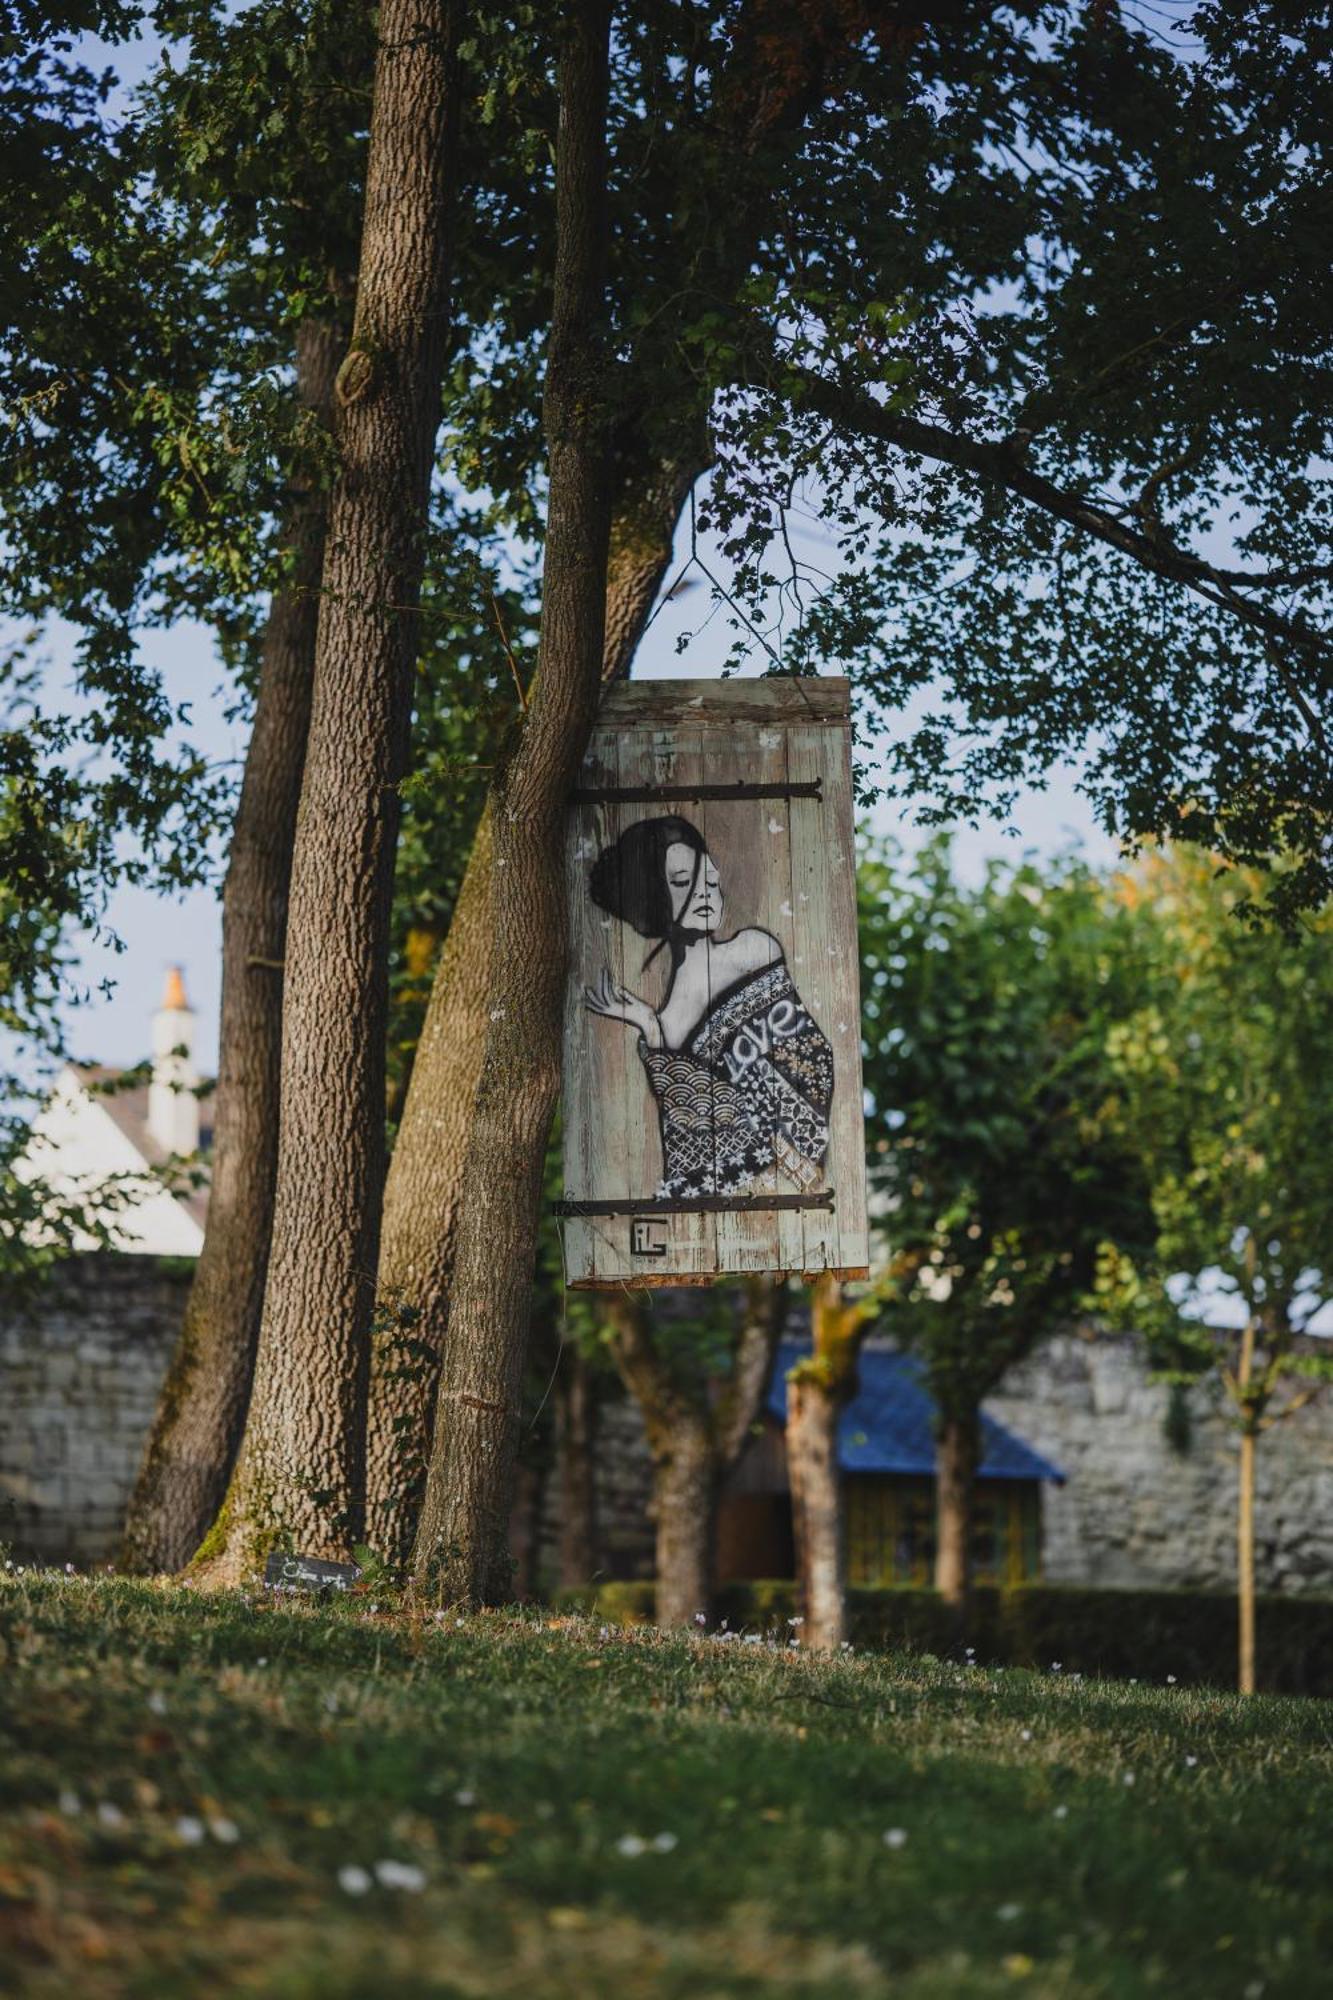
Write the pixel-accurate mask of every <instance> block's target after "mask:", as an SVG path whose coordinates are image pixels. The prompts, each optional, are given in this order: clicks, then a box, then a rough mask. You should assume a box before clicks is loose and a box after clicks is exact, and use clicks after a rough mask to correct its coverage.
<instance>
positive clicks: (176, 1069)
mask: <svg viewBox="0 0 1333 2000" xmlns="http://www.w3.org/2000/svg"><path fill="white" fill-rule="evenodd" d="M198 1086H199V1073H198V1071H197V1070H196V1069H195V1066H194V1009H193V1007H191V1005H190V1003H189V1001H188V1000H187V999H186V997H185V979H184V975H183V974H182V972H181V968H180V967H179V966H178V965H173V966H172V968H171V970H170V971H169V972H168V974H167V983H166V987H165V988H164V990H163V994H162V1004H161V1006H160V1007H159V1008H158V1010H157V1012H156V1014H154V1016H153V1080H152V1082H151V1083H150V1084H149V1086H148V1130H149V1131H150V1132H151V1133H152V1135H153V1137H154V1138H155V1139H156V1140H157V1143H158V1145H159V1146H161V1147H162V1148H163V1150H164V1151H166V1152H168V1153H179V1154H182V1155H183V1154H188V1153H197V1152H198V1150H199V1099H198V1098H197V1097H196V1096H195V1094H194V1093H195V1091H196V1090H197V1089H198Z"/></svg>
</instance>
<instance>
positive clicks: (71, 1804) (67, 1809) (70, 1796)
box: [56, 1785, 83, 1819]
mask: <svg viewBox="0 0 1333 2000" xmlns="http://www.w3.org/2000/svg"><path fill="white" fill-rule="evenodd" d="M56 1804H57V1805H58V1806H59V1808H60V1810H61V1812H62V1813H64V1815H65V1818H66V1819H73V1818H74V1816H75V1814H76V1813H81V1812H82V1811H83V1801H82V1800H81V1799H80V1797H79V1795H78V1793H77V1792H74V1791H71V1790H70V1788H69V1786H68V1785H66V1786H65V1787H64V1789H63V1791H62V1792H61V1794H60V1796H59V1798H58V1799H57V1800H56Z"/></svg>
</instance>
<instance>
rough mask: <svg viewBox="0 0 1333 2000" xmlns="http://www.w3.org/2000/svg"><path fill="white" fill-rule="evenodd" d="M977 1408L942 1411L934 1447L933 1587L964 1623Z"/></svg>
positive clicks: (969, 1579)
mask: <svg viewBox="0 0 1333 2000" xmlns="http://www.w3.org/2000/svg"><path fill="white" fill-rule="evenodd" d="M977 1456H978V1436H977V1419H976V1413H975V1412H971V1413H969V1414H968V1415H966V1416H962V1417H958V1416H946V1417H945V1418H944V1419H943V1421H942V1423H941V1425H940V1435H939V1441H938V1443H937V1445H936V1449H935V1521H936V1526H935V1588H936V1590H937V1591H938V1592H939V1594H940V1596H941V1597H942V1598H943V1599H944V1602H945V1603H946V1604H947V1605H949V1606H950V1608H951V1609H952V1610H953V1612H954V1613H955V1615H956V1617H957V1619H958V1621H959V1624H960V1628H961V1626H962V1625H963V1624H965V1623H966V1619H967V1614H968V1609H969V1606H970V1603H971V1596H972V1517H973V1512H974V1502H975V1498H976V1490H977Z"/></svg>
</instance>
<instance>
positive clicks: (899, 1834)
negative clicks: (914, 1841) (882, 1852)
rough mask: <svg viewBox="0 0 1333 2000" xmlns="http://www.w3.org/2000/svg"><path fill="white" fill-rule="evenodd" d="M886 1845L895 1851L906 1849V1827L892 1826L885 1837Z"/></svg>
mask: <svg viewBox="0 0 1333 2000" xmlns="http://www.w3.org/2000/svg"><path fill="white" fill-rule="evenodd" d="M884 1845H885V1846H886V1847H892V1848H895V1849H897V1848H899V1847H906V1845H907V1828H906V1827H905V1826H891V1827H890V1828H889V1830H888V1832H887V1833H886V1834H885V1836H884Z"/></svg>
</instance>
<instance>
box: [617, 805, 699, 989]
mask: <svg viewBox="0 0 1333 2000" xmlns="http://www.w3.org/2000/svg"><path fill="white" fill-rule="evenodd" d="M677 843H679V844H680V845H681V846H684V847H690V848H693V850H694V854H695V863H694V868H695V874H696V876H697V874H698V872H699V869H700V868H701V867H702V865H703V858H704V855H705V854H706V853H707V852H708V849H707V846H706V844H705V842H704V837H703V835H702V834H701V833H700V831H699V829H698V827H697V826H691V824H690V822H689V821H688V820H687V819H681V818H680V817H679V816H678V815H677V814H675V813H670V814H668V815H667V816H666V817H664V818H662V819H639V820H635V822H634V824H633V826H627V827H626V828H625V831H624V832H623V833H622V834H621V836H620V838H619V840H613V841H612V843H611V845H610V846H609V847H604V848H603V849H602V851H601V853H600V854H599V855H598V857H597V859H596V860H595V861H594V862H593V865H592V869H591V871H590V873H589V876H588V894H589V895H590V896H591V897H592V899H593V901H594V903H596V905H597V907H598V909H599V910H607V911H609V912H610V914H611V915H612V916H613V917H619V918H620V921H621V922H622V923H625V924H628V925H629V926H630V928H631V929H632V930H636V931H637V932H638V933H639V936H640V937H645V938H659V939H660V940H661V942H662V943H663V944H666V943H668V942H670V943H671V944H672V948H673V950H672V955H673V956H675V952H676V947H677V940H678V938H679V936H680V926H679V925H678V924H677V923H676V922H675V921H674V919H673V917H672V915H671V890H670V888H669V886H668V884H667V877H666V854H667V849H668V847H674V846H676V845H677ZM686 900H687V901H688V898H687V899H686Z"/></svg>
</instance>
